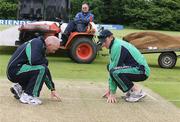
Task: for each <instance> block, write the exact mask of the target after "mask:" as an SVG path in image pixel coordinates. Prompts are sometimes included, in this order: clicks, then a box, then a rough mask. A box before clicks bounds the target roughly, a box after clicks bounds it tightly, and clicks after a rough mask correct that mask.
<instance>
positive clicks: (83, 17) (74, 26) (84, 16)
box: [61, 2, 94, 46]
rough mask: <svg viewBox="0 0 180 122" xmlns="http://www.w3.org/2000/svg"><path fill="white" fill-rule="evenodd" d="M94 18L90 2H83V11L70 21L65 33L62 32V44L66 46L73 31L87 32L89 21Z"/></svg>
mask: <svg viewBox="0 0 180 122" xmlns="http://www.w3.org/2000/svg"><path fill="white" fill-rule="evenodd" d="M93 20H94V15H93V14H92V13H91V12H89V4H88V3H87V2H83V3H82V11H81V12H78V13H77V14H76V16H75V19H74V21H71V22H69V23H68V25H67V27H66V29H65V31H64V33H63V34H62V38H61V39H62V42H61V46H64V45H65V44H66V42H67V40H68V37H69V35H70V33H71V32H75V31H77V32H85V31H86V27H87V26H88V23H89V22H91V21H93Z"/></svg>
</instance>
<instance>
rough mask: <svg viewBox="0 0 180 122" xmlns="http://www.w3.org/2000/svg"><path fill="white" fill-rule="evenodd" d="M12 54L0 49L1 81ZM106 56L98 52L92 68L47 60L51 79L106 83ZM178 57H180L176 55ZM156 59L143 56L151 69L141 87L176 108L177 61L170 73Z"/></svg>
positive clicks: (119, 34)
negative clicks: (159, 96) (148, 76)
mask: <svg viewBox="0 0 180 122" xmlns="http://www.w3.org/2000/svg"><path fill="white" fill-rule="evenodd" d="M0 29H1V26H0ZM135 31H142V30H135V29H124V30H121V31H113V32H114V34H115V36H117V37H122V36H124V35H126V34H128V33H131V32H135ZM161 32H162V33H167V34H169V35H180V32H168V31H161ZM13 51H14V48H9V47H0V77H1V78H6V67H7V62H8V60H9V58H10V56H11V54H12V52H13ZM107 53H108V52H107V50H104V51H103V52H100V55H98V56H97V58H96V60H95V61H94V62H93V63H92V64H77V63H74V62H73V61H71V60H70V59H69V58H68V57H62V56H61V57H57V56H48V59H49V68H50V70H51V73H52V76H53V78H54V79H74V80H81V81H91V82H104V83H107V78H108V73H107V71H106V64H107V62H108V56H102V55H101V54H107ZM178 54H179V55H180V53H178ZM158 55H159V54H147V55H145V57H146V59H147V61H148V64H149V65H150V68H151V75H150V78H149V79H148V80H147V81H145V82H143V83H142V84H143V85H145V86H146V87H148V88H150V89H152V90H153V91H155V92H156V93H158V94H160V95H161V96H162V97H164V98H166V99H167V100H169V101H172V102H173V103H174V104H175V105H176V106H178V107H180V101H177V100H180V95H179V94H180V89H179V86H180V78H179V74H180V61H179V60H177V64H176V67H175V68H173V69H162V68H160V67H159V66H158V63H157V59H158Z"/></svg>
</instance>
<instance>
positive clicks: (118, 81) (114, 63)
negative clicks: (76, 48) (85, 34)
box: [98, 30, 150, 103]
mask: <svg viewBox="0 0 180 122" xmlns="http://www.w3.org/2000/svg"><path fill="white" fill-rule="evenodd" d="M98 38H99V41H98V44H99V45H102V46H103V47H106V48H107V49H109V54H110V62H109V64H108V65H107V70H108V71H109V89H108V90H107V91H106V93H105V95H104V97H106V98H107V102H108V103H115V102H117V100H116V96H115V93H116V89H117V87H119V88H120V89H121V90H122V92H124V93H126V95H125V100H126V101H127V102H137V101H139V100H140V99H142V98H144V97H145V96H146V93H145V92H144V91H142V90H141V89H140V88H138V87H137V86H136V85H135V84H134V83H133V82H138V81H144V80H146V79H147V78H148V77H149V75H150V68H149V66H148V64H147V62H146V60H145V58H144V56H143V55H142V54H141V53H140V52H139V51H138V49H137V48H135V47H134V46H133V45H132V44H130V43H128V42H125V41H123V40H121V39H116V38H114V36H113V34H112V32H110V31H109V30H103V31H102V32H101V33H100V35H99V37H98Z"/></svg>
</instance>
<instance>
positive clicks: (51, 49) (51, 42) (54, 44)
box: [45, 36, 60, 53]
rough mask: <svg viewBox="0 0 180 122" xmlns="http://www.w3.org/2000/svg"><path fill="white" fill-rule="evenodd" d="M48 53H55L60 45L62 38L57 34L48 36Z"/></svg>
mask: <svg viewBox="0 0 180 122" xmlns="http://www.w3.org/2000/svg"><path fill="white" fill-rule="evenodd" d="M45 43H46V48H47V53H55V52H56V51H57V50H58V49H59V47H60V40H59V38H57V37H56V36H48V37H47V38H46V39H45Z"/></svg>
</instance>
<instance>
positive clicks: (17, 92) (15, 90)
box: [10, 83, 22, 99]
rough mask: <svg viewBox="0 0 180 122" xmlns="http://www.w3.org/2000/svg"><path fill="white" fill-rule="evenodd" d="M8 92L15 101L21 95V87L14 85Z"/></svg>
mask: <svg viewBox="0 0 180 122" xmlns="http://www.w3.org/2000/svg"><path fill="white" fill-rule="evenodd" d="M10 91H11V92H12V93H13V94H14V97H15V98H16V99H19V98H20V97H21V94H22V87H21V85H19V83H16V84H14V85H13V86H12V87H11V88H10Z"/></svg>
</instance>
